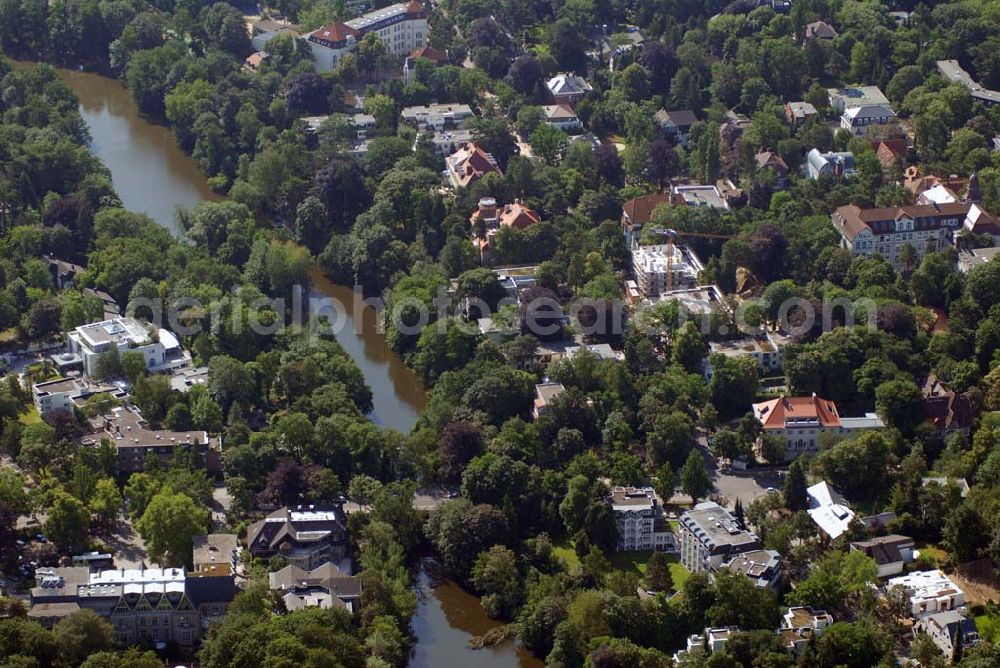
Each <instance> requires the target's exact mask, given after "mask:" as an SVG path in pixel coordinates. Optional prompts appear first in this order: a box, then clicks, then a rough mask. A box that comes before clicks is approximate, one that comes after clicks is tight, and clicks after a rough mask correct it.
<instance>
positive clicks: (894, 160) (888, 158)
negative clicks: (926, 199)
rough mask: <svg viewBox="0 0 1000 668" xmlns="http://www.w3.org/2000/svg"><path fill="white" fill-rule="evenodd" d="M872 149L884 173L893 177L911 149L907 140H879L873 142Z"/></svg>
mask: <svg viewBox="0 0 1000 668" xmlns="http://www.w3.org/2000/svg"><path fill="white" fill-rule="evenodd" d="M872 149H873V150H874V151H875V156H876V157H877V158H878V161H879V163H880V164H881V165H882V173H883V174H886V175H889V176H891V175H892V173H893V172H894V170H895V169H896V168H897V167H900V166H902V165H903V163H904V162H906V152H907V151H908V150H909V147H908V146H907V142H906V139H878V140H875V141H872ZM917 204H920V202H917Z"/></svg>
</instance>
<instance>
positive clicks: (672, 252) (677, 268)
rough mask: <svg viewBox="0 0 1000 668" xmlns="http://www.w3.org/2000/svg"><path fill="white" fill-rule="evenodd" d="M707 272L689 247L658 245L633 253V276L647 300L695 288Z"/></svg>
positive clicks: (633, 251)
mask: <svg viewBox="0 0 1000 668" xmlns="http://www.w3.org/2000/svg"><path fill="white" fill-rule="evenodd" d="M703 269H704V266H703V265H702V263H701V260H699V259H698V256H697V255H695V253H694V251H692V250H691V249H690V248H688V247H686V246H678V245H676V244H657V245H653V246H637V247H635V248H633V249H632V273H633V275H634V276H635V281H636V285H637V286H638V288H639V293H640V295H641V296H642V297H643V298H647V297H656V296H659V295H661V294H663V293H664V292H667V291H668V290H674V289H678V290H679V289H682V288H689V287H693V286H694V285H695V284H696V283H697V281H698V273H699V272H700V271H702V270H703Z"/></svg>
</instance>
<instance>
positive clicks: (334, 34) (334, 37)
mask: <svg viewBox="0 0 1000 668" xmlns="http://www.w3.org/2000/svg"><path fill="white" fill-rule="evenodd" d="M348 35H352V36H354V37H358V36H360V35H361V33H360V32H359V31H357V30H355V29H354V28H352V27H351V26H349V25H347V24H346V23H341V22H340V21H334V22H333V23H329V24H327V25H325V26H323V27H322V28H319V29H317V30H315V31H313V32H312V34H310V35H309V37H310V39H312V38H315V39H314V41H318V42H331V43H333V42H343V41H344V40H346V39H347V37H348Z"/></svg>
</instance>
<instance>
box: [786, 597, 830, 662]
mask: <svg viewBox="0 0 1000 668" xmlns="http://www.w3.org/2000/svg"><path fill="white" fill-rule="evenodd" d="M831 624H833V617H832V616H831V615H830V614H829V613H828V612H827V611H826V610H813V609H812V608H811V607H809V606H798V607H792V608H789V609H788V612H786V613H785V615H784V617H782V618H781V627H780V628H779V629H778V635H780V636H781V639H782V642H783V643H784V645H785V649H786V650H788V651H789V652H791V653H792V654H794V655H796V656H798V654H799V652H801V651H802V650H803V649H805V647H806V646H807V645H808V644H809V643H810V642H811V641H813V640H815V639H816V638H819V637H820V636H821V635H823V632H824V631H825V630H826V629H827V627H828V626H830V625H831Z"/></svg>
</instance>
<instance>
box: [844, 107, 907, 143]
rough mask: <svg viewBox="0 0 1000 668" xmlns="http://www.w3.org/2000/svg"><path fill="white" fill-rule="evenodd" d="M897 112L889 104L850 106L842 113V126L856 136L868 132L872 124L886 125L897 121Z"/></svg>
mask: <svg viewBox="0 0 1000 668" xmlns="http://www.w3.org/2000/svg"><path fill="white" fill-rule="evenodd" d="M895 120H896V112H895V111H893V110H892V107H890V106H889V105H887V104H873V105H867V106H864V107H848V108H847V109H845V110H844V113H842V114H841V115H840V127H841V128H843V129H844V130H847V131H848V132H850V133H851V134H853V135H854V136H856V137H860V136H861V135H863V134H865V133H866V132H868V128H870V127H872V126H885V125H889V124H890V123H893V122H895Z"/></svg>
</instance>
